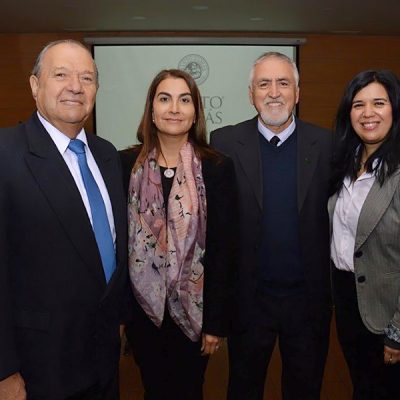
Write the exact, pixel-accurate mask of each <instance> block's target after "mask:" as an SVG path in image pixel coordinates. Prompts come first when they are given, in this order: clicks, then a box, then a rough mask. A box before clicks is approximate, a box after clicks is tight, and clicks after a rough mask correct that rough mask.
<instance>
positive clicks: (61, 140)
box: [37, 111, 88, 154]
mask: <svg viewBox="0 0 400 400" xmlns="http://www.w3.org/2000/svg"><path fill="white" fill-rule="evenodd" d="M37 115H38V118H39V121H40V122H41V123H42V125H43V126H44V128H45V129H46V131H47V133H48V134H49V135H50V137H51V139H52V140H53V142H54V144H55V145H56V146H57V149H58V151H59V152H60V153H61V154H64V153H65V151H66V150H67V148H68V145H69V142H70V141H71V139H70V138H69V137H68V136H67V135H65V134H64V133H62V132H61V131H59V130H58V129H57V128H56V127H55V126H53V125H52V124H51V123H50V122H49V121H47V120H46V119H45V118H43V117H42V116H41V115H40V113H39V111H38V112H37ZM76 139H79V140H82V142H83V143H85V145H86V146H87V145H88V143H87V138H86V133H85V129H84V128H82V129H81V130H80V132H79V133H78V135H77V136H76Z"/></svg>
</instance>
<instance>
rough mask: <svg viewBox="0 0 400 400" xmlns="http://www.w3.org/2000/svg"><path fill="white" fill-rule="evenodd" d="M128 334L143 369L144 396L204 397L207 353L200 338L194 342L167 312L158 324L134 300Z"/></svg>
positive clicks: (167, 399) (154, 399) (170, 399)
mask: <svg viewBox="0 0 400 400" xmlns="http://www.w3.org/2000/svg"><path fill="white" fill-rule="evenodd" d="M127 338H128V340H129V343H130V346H131V348H132V351H133V355H134V358H135V361H136V363H137V365H138V367H139V369H140V373H141V377H142V383H143V386H144V390H145V395H144V399H145V400H202V399H203V383H204V373H205V370H206V367H207V362H208V357H204V356H202V355H201V351H200V348H201V341H199V342H192V341H191V340H190V339H189V338H188V337H187V336H186V335H185V334H184V333H183V332H182V331H181V329H179V327H178V326H177V325H176V324H175V322H174V321H173V320H172V319H171V317H170V316H169V314H168V312H167V311H166V315H165V317H164V321H163V324H162V326H161V328H160V329H159V328H157V327H156V326H155V325H154V324H153V323H152V322H151V320H150V319H149V318H148V317H147V315H146V314H145V313H144V312H143V310H142V308H141V307H140V306H139V305H138V304H137V303H136V302H135V309H134V317H133V321H132V323H130V324H129V325H128V326H127Z"/></svg>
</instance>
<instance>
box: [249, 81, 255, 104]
mask: <svg viewBox="0 0 400 400" xmlns="http://www.w3.org/2000/svg"><path fill="white" fill-rule="evenodd" d="M249 100H250V103H251V105H252V106H254V102H253V90H252V89H251V86H249Z"/></svg>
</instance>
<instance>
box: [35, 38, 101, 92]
mask: <svg viewBox="0 0 400 400" xmlns="http://www.w3.org/2000/svg"><path fill="white" fill-rule="evenodd" d="M59 44H71V45H74V46H79V47H81V48H82V49H85V50H86V51H87V52H88V53H89V55H90V58H91V59H92V61H93V66H94V70H95V75H96V84H97V86H99V71H98V70H97V65H96V63H95V62H94V60H93V57H92V53H91V52H90V50H89V49H88V48H87V47H86V46H85V45H84V44H83V43H82V42H80V41H79V40H74V39H62V40H55V41H54V42H50V43H48V44H47V45H46V46H45V47H43V49H42V50H41V52H40V53H39V54H38V56H37V57H36V60H35V64H34V65H33V69H32V75H35V76H37V77H38V78H39V76H40V73H41V70H42V60H43V57H44V55H45V54H46V52H47V51H48V50H50V49H51V48H52V47H54V46H57V45H59Z"/></svg>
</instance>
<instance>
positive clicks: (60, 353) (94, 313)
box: [0, 40, 127, 400]
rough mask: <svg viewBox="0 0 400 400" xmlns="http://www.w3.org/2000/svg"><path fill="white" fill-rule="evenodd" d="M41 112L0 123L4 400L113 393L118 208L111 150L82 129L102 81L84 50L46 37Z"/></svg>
mask: <svg viewBox="0 0 400 400" xmlns="http://www.w3.org/2000/svg"><path fill="white" fill-rule="evenodd" d="M30 84H31V88H32V94H33V97H34V99H35V100H36V105H37V112H35V113H34V114H33V115H32V117H31V118H30V119H29V120H28V121H27V122H26V123H24V124H21V125H19V126H17V127H15V128H9V129H2V130H0V219H1V224H0V398H1V399H2V400H5V399H7V400H8V399H24V398H28V399H29V400H35V399H43V400H45V399H47V400H57V399H60V400H61V399H116V398H118V361H119V347H120V337H119V324H120V317H121V315H120V314H121V313H120V308H121V303H122V301H123V297H124V293H125V286H126V278H127V269H126V257H127V256H126V251H127V250H126V218H125V214H126V211H125V209H126V207H125V200H124V190H123V188H122V175H121V171H120V165H119V158H118V154H117V152H116V150H115V148H114V147H113V146H112V145H111V144H110V143H108V142H106V141H105V140H103V139H101V138H98V137H96V136H93V135H87V134H86V133H85V131H84V129H83V125H84V122H85V121H86V120H87V118H88V117H89V115H90V113H91V111H92V109H93V105H94V101H95V96H96V92H97V88H98V81H97V70H96V66H95V64H94V61H93V59H92V56H91V54H90V52H89V51H88V49H87V48H86V47H85V46H84V45H83V44H81V43H79V42H76V41H72V40H65V41H58V42H53V43H50V44H49V45H47V46H46V47H45V48H44V50H43V51H42V52H41V53H40V55H39V57H38V59H37V62H36V65H35V67H34V70H33V74H32V76H31V77H30Z"/></svg>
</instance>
